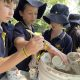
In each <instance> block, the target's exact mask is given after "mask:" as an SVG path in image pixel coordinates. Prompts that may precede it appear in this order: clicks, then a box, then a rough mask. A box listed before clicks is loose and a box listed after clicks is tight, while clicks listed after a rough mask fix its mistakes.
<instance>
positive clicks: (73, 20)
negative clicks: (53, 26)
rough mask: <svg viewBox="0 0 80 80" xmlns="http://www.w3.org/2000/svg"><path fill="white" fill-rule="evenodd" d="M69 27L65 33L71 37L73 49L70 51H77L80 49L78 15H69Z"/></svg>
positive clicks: (79, 22)
mask: <svg viewBox="0 0 80 80" xmlns="http://www.w3.org/2000/svg"><path fill="white" fill-rule="evenodd" d="M69 21H70V27H69V28H68V29H67V33H68V34H69V35H70V36H71V37H72V40H73V49H72V51H77V49H78V47H80V27H79V28H78V26H80V14H70V15H69Z"/></svg>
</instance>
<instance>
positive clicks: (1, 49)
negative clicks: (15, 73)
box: [0, 26, 7, 79]
mask: <svg viewBox="0 0 80 80" xmlns="http://www.w3.org/2000/svg"><path fill="white" fill-rule="evenodd" d="M5 38H6V33H5V32H4V31H3V27H2V26H0V57H6V56H7V53H6V48H5V42H6V41H5ZM4 75H5V73H3V74H0V79H1V78H2V77H3V76H4Z"/></svg>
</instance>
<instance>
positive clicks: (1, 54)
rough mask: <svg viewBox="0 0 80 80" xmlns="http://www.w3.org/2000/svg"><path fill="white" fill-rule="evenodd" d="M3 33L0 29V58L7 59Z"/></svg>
mask: <svg viewBox="0 0 80 80" xmlns="http://www.w3.org/2000/svg"><path fill="white" fill-rule="evenodd" d="M2 32H3V29H2V28H0V57H5V55H6V54H5V48H4V41H3V39H2Z"/></svg>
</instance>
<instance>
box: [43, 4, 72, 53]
mask: <svg viewBox="0 0 80 80" xmlns="http://www.w3.org/2000/svg"><path fill="white" fill-rule="evenodd" d="M68 14H69V10H68V7H67V6H65V5H63V4H55V5H54V6H53V7H52V8H51V10H50V14H49V15H48V16H44V17H43V19H44V20H45V22H47V23H48V24H50V27H51V29H50V30H46V31H45V32H44V34H43V36H44V38H45V39H46V40H47V41H49V42H50V43H51V44H52V45H53V46H55V47H56V48H57V49H59V50H60V51H62V52H63V53H64V54H68V53H69V52H71V51H72V39H71V37H70V36H69V35H68V34H67V33H66V32H64V31H63V28H66V27H65V25H68V24H69V21H68V20H67V17H66V16H68Z"/></svg>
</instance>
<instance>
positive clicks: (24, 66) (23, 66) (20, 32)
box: [13, 22, 34, 71]
mask: <svg viewBox="0 0 80 80" xmlns="http://www.w3.org/2000/svg"><path fill="white" fill-rule="evenodd" d="M26 29H28V27H27V26H25V24H24V22H23V23H22V22H18V23H17V24H16V25H15V28H14V31H13V35H14V36H13V38H14V39H13V41H14V40H15V39H16V38H17V37H24V39H25V40H27V41H29V40H30V38H31V37H32V35H31V34H30V33H29V32H28V31H27V30H26ZM32 31H33V32H34V29H33V28H32ZM31 58H32V56H30V57H28V58H26V59H25V60H23V61H22V62H21V63H19V64H18V65H17V68H18V69H20V70H24V71H29V66H28V65H29V62H30V61H31Z"/></svg>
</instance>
